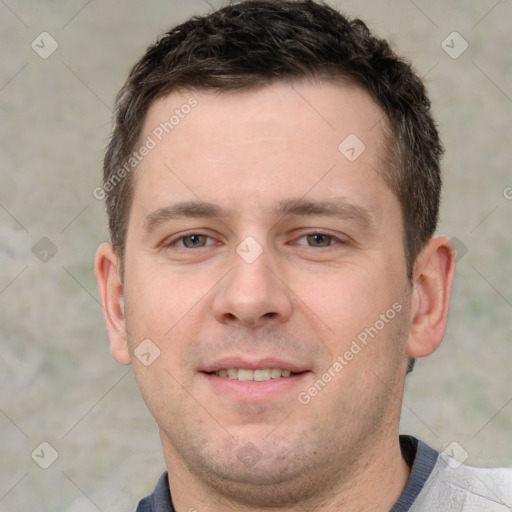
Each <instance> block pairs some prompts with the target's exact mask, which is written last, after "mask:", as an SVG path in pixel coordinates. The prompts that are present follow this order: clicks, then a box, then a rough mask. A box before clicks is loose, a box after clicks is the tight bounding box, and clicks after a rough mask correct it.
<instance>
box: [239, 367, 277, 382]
mask: <svg viewBox="0 0 512 512" xmlns="http://www.w3.org/2000/svg"><path fill="white" fill-rule="evenodd" d="M238 375H240V370H239V371H238ZM254 380H255V381H258V382H262V381H264V380H270V370H254Z"/></svg>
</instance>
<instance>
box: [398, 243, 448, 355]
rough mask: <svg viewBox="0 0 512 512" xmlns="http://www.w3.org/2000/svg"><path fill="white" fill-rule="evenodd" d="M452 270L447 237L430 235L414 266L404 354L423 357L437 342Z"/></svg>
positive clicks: (445, 313)
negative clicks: (431, 236)
mask: <svg viewBox="0 0 512 512" xmlns="http://www.w3.org/2000/svg"><path fill="white" fill-rule="evenodd" d="M454 273H455V251H454V248H453V244H452V242H451V240H450V239H449V238H447V237H445V236H439V237H434V238H431V239H430V241H429V242H428V243H427V245H426V246H425V247H424V249H423V250H422V251H421V253H420V255H419V256H418V258H417V261H416V264H415V267H414V278H413V291H412V293H413V299H412V301H411V304H412V308H411V322H412V325H411V330H410V334H409V339H408V342H407V355H409V356H412V357H425V356H428V355H429V354H431V353H432V352H434V351H435V350H436V349H437V348H438V347H439V345H440V344H441V341H442V339H443V336H444V333H445V330H446V322H447V318H448V309H449V305H450V296H451V290H452V282H453V275H454Z"/></svg>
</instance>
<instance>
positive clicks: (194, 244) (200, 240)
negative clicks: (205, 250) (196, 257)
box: [170, 233, 213, 249]
mask: <svg viewBox="0 0 512 512" xmlns="http://www.w3.org/2000/svg"><path fill="white" fill-rule="evenodd" d="M209 240H210V242H208V241H209ZM212 243H213V242H212V241H211V239H210V237H208V236H206V235H201V234H200V233H192V234H190V235H185V236H182V237H181V238H178V239H177V240H175V241H174V242H173V243H171V244H170V245H180V246H182V247H185V248H187V249H197V248H200V247H204V246H205V245H211V244H212Z"/></svg>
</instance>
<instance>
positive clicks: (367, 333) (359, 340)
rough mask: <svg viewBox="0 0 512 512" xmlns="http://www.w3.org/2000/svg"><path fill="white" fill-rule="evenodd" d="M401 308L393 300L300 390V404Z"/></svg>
mask: <svg viewBox="0 0 512 512" xmlns="http://www.w3.org/2000/svg"><path fill="white" fill-rule="evenodd" d="M402 309H403V306H402V304H400V303H399V302H395V303H394V304H393V305H392V306H391V307H390V308H389V309H388V310H387V311H386V312H385V313H382V314H381V315H380V316H379V319H378V320H376V321H375V323H374V324H373V325H372V326H370V327H366V328H365V329H364V330H362V331H361V332H360V333H359V334H358V335H357V336H356V338H355V339H354V340H352V343H351V344H350V347H349V348H348V349H347V350H346V351H345V352H344V353H343V354H342V355H339V356H338V357H337V358H336V360H335V361H334V363H332V365H331V366H329V368H327V370H326V371H325V372H324V373H323V374H322V376H321V377H320V378H319V379H318V380H316V381H315V383H314V384H313V385H312V386H310V387H309V388H308V389H307V390H304V391H301V392H300V393H299V394H298V395H297V400H298V401H299V403H301V404H302V405H307V404H309V403H310V402H311V400H312V399H313V398H314V397H315V396H317V395H318V394H319V393H320V392H321V391H322V390H323V389H324V388H325V387H326V386H327V384H329V382H331V381H332V380H333V379H334V378H336V376H337V375H339V373H340V372H341V371H342V370H343V368H345V367H346V366H347V365H348V364H349V363H350V361H352V360H353V359H354V358H355V357H356V356H357V355H358V354H359V353H360V352H361V351H362V350H363V349H364V348H365V347H367V346H368V343H369V342H370V341H372V340H373V339H374V338H375V337H376V336H377V335H378V334H379V333H380V332H381V331H382V330H383V329H384V328H385V327H386V325H387V324H389V323H390V322H391V321H392V320H393V319H394V318H395V317H396V315H397V314H398V313H400V312H401V311H402Z"/></svg>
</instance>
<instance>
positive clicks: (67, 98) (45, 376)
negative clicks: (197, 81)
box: [0, 0, 512, 512]
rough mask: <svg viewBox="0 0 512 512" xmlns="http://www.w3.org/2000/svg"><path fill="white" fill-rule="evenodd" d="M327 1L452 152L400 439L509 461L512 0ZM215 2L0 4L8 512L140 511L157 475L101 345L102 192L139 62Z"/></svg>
mask: <svg viewBox="0 0 512 512" xmlns="http://www.w3.org/2000/svg"><path fill="white" fill-rule="evenodd" d="M226 3H228V2H224V4H226ZM328 3H329V4H331V5H332V6H335V7H337V8H339V9H340V10H342V11H343V12H345V13H347V14H349V15H356V16H358V17H361V18H362V19H363V20H365V21H366V22H367V24H368V25H369V26H370V28H371V29H372V30H373V31H374V32H375V33H376V34H378V35H380V36H382V37H385V38H388V39H389V40H390V41H391V42H392V44H393V46H394V48H395V49H396V50H397V51H398V53H400V54H402V55H404V56H405V57H406V58H407V59H409V60H411V61H412V62H413V63H414V65H415V68H416V70H417V71H418V73H419V74H420V75H421V76H423V77H424V78H425V80H426V83H427V86H428V88H429V91H430V97H431V99H432V103H433V112H434V115H435V117H436V119H437V121H438V123H439V128H440V131H441V133H442V137H443V140H444V144H445V146H446V156H445V159H444V166H443V167H444V195H443V206H442V215H441V224H440V228H439V233H443V234H447V235H449V236H450V237H453V238H454V243H455V245H456V247H457V251H458V268H457V276H456V282H455V289H454V293H453V299H452V305H451V312H450V319H449V325H448V331H447V334H446V337H445V340H444V343H443V345H442V346H441V348H440V349H439V350H438V351H437V352H436V353H435V354H434V355H432V356H431V357H429V358H428V359H425V360H420V361H418V362H417V365H416V368H415V370H414V372H413V373H412V374H411V375H410V376H409V377H408V379H407V385H406V394H405V398H404V405H403V418H402V425H401V430H402V432H404V433H409V434H413V435H416V436H418V437H420V438H421V439H423V440H424V441H426V442H427V443H429V444H430V445H431V446H433V447H435V448H436V449H439V450H444V449H448V450H451V451H452V452H453V453H454V454H456V455H457V456H459V457H460V458H463V459H467V460H466V462H467V463H470V464H473V465H484V466H496V465H506V466H512V442H511V434H512V428H511V427H512V385H511V381H512V375H511V370H512V321H511V319H512V263H511V256H512V236H511V233H512V229H511V228H512V226H511V219H512V215H511V213H512V172H511V162H512V144H511V142H510V141H511V140H512V52H511V51H510V49H511V48H512V31H511V30H510V26H511V21H512V3H511V2H506V1H500V0H480V1H478V2H465V1H462V0H460V1H453V2H449V3H448V2H444V1H441V0H435V1H432V0H431V1H426V0H415V1H413V0H390V1H387V2H373V1H369V0H366V1H365V0H357V1H355V0H353V1H342V0H339V1H335V0H331V1H330V2H328ZM221 5H223V3H222V2H221V1H216V0H187V2H178V1H173V0H148V1H145V2H140V1H138V0H123V1H121V0H108V1H100V0H66V1H64V0H51V1H50V0H46V1H35V0H31V1H29V0H16V1H15V0H0V62H1V63H2V64H1V66H0V109H1V110H0V112H1V123H0V133H1V147H0V151H1V160H0V320H1V323H0V434H1V435H0V454H1V455H0V461H1V463H0V512H3V511H5V512H12V511H14V510H15V511H29V510H30V511H32V510H38V511H97V510H100V511H104V512H107V511H126V510H134V509H135V506H136V504H137V502H138V500H139V499H140V498H141V497H143V496H145V495H147V494H148V493H149V492H150V491H152V489H153V487H154V485H155V483H156V479H157V478H158V476H159V475H160V474H161V472H162V471H163V470H164V462H163V458H162V455H161V448H160V442H159V438H158V432H157V429H156V426H155V424H154V422H153V419H152V417H151V416H150V414H149V413H148V411H147V410H146V408H145V405H144V404H143V402H142V400H141V398H140V397H139V394H138V390H137V388H136V385H135V382H134V378H133V372H132V371H131V369H130V368H128V367H123V366H120V365H118V364H116V363H115V362H113V360H112V359H111V358H110V355H109V351H108V340H107V335H106V332H105V327H104V321H103V314H102V309H101V306H100V304H99V297H98V292H97V288H96V282H95V279H94V275H93V258H94V253H95V250H96V247H97V246H98V244H99V243H100V242H101V241H103V240H105V239H106V238H107V230H106V216H105V214H104V205H103V203H102V202H101V201H99V200H97V199H96V198H95V197H94V196H93V190H94V189H95V188H96V187H98V186H99V185H100V182H101V163H102V158H103V153H104V149H105V147H106V145H107V143H108V140H109V134H110V129H111V117H112V112H111V108H112V105H113V100H114V97H115V94H116V92H117V91H118V90H119V88H120V87H121V85H122V83H123V82H124V80H125V78H126V76H127V73H128V70H129V68H130V67H131V65H132V64H133V63H134V62H135V60H136V59H138V58H139V57H140V56H141V54H142V53H143V51H144V50H145V48H146V47H147V46H148V45H149V44H151V43H153V42H154V41H155V38H156V36H157V35H158V34H160V33H162V32H163V31H165V30H166V29H167V28H168V27H170V26H171V25H174V24H176V23H178V22H181V21H184V20H185V19H187V18H188V17H190V16H191V15H194V14H204V13H207V12H209V11H211V10H212V9H214V8H217V7H220V6H221ZM41 443H43V444H41ZM45 467H46V469H45Z"/></svg>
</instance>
